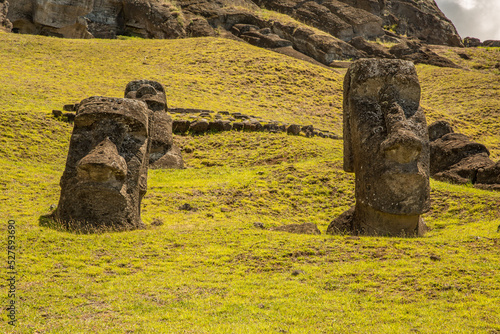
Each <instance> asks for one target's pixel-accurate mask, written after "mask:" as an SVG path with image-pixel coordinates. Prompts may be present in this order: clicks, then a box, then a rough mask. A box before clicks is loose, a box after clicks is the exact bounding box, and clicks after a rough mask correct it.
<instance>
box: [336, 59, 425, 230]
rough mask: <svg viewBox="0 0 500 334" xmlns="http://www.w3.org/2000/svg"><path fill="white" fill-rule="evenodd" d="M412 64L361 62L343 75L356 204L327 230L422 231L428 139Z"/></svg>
mask: <svg viewBox="0 0 500 334" xmlns="http://www.w3.org/2000/svg"><path fill="white" fill-rule="evenodd" d="M419 102H420V84H419V81H418V77H417V73H416V70H415V67H414V65H413V63H411V62H408V61H403V60H387V59H362V60H359V61H356V62H355V63H353V64H352V65H351V66H350V68H349V70H348V71H347V74H346V76H345V79H344V170H345V171H346V172H350V173H353V172H354V173H355V197H356V204H355V206H354V207H353V208H351V209H350V210H348V211H346V212H344V213H343V214H342V215H341V216H339V217H338V218H337V219H335V220H334V221H333V222H332V223H331V224H330V226H329V227H328V230H327V233H342V232H348V233H355V234H364V235H381V236H383V235H390V236H421V235H423V234H424V233H425V231H426V230H427V227H426V226H425V223H424V222H423V220H422V218H421V217H420V215H421V214H422V213H424V212H426V211H428V210H429V207H430V187H429V136H428V132H427V124H426V121H425V115H424V112H423V111H422V109H421V108H420V106H419Z"/></svg>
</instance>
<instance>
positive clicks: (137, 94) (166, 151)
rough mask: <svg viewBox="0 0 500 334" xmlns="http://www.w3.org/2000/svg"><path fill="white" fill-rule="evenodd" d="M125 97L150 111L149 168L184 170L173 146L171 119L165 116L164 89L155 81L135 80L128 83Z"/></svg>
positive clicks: (175, 147) (165, 100)
mask: <svg viewBox="0 0 500 334" xmlns="http://www.w3.org/2000/svg"><path fill="white" fill-rule="evenodd" d="M125 97H126V98H130V99H137V100H141V101H144V102H146V104H147V105H148V108H149V109H150V110H151V111H152V117H153V123H154V125H153V131H152V133H151V138H150V139H151V152H150V156H149V164H150V165H149V168H152V169H156V168H171V169H180V168H184V161H183V160H182V155H181V151H180V149H179V148H178V147H177V146H175V145H174V144H173V136H172V118H171V117H170V116H169V115H168V114H167V98H166V95H165V89H164V88H163V86H162V85H161V84H160V83H159V82H156V81H152V80H136V81H131V82H129V83H128V85H127V87H126V88H125Z"/></svg>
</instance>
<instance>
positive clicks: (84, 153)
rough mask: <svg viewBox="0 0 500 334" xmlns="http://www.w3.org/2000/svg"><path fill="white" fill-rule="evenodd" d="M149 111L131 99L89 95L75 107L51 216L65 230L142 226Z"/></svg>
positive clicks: (148, 144) (126, 228)
mask: <svg viewBox="0 0 500 334" xmlns="http://www.w3.org/2000/svg"><path fill="white" fill-rule="evenodd" d="M149 117H150V111H149V110H148V107H147V105H146V104H145V103H144V102H141V101H138V100H132V99H119V98H107V97H99V96H97V97H90V98H88V99H85V100H83V101H82V102H81V103H80V106H79V108H78V111H77V114H76V117H75V121H74V128H73V133H72V135H71V140H70V146H69V152H68V157H67V161H66V169H65V171H64V173H63V176H62V178H61V182H60V185H61V197H60V200H59V205H58V207H57V210H56V212H55V218H56V220H58V221H59V222H62V223H63V224H64V225H65V226H66V227H67V228H70V229H76V230H83V231H89V232H91V231H93V230H97V231H99V230H131V229H136V228H140V227H142V226H143V223H142V221H141V200H142V198H143V196H144V194H145V193H146V189H147V172H148V159H149V146H150V142H149V134H150V120H149Z"/></svg>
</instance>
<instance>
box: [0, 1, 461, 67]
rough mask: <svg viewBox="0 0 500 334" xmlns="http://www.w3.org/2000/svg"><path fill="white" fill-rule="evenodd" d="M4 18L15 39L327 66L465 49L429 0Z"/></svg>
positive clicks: (223, 4) (104, 5)
mask: <svg viewBox="0 0 500 334" xmlns="http://www.w3.org/2000/svg"><path fill="white" fill-rule="evenodd" d="M5 4H7V6H6V7H5V6H4V7H5V9H6V8H9V6H8V2H5ZM259 6H260V7H259ZM261 7H262V8H261ZM4 11H5V10H4ZM7 18H8V19H10V21H12V24H11V22H9V21H8V20H7V21H6V23H5V24H9V25H11V26H12V31H13V32H16V33H27V34H40V35H45V36H57V37H66V38H93V37H97V38H116V36H118V35H126V36H139V37H142V38H155V39H165V38H166V39H175V38H186V37H214V36H221V37H226V38H231V39H236V40H244V41H246V42H248V43H250V44H252V45H257V46H259V47H263V48H267V49H273V50H278V49H280V50H281V49H283V48H285V49H288V51H289V54H293V53H295V54H296V53H298V52H300V53H302V54H304V55H307V56H309V57H312V58H313V59H315V60H316V61H318V62H321V63H323V64H325V65H330V64H332V62H333V61H335V60H345V59H358V58H362V57H374V56H376V57H383V58H394V57H398V58H404V59H410V60H413V61H415V60H417V59H418V62H419V63H427V64H433V65H436V64H440V65H438V66H448V67H455V65H454V64H453V63H450V62H449V61H446V60H443V59H436V58H437V56H436V55H434V54H431V53H429V51H428V50H427V49H426V48H423V47H421V45H420V44H418V45H413V46H412V47H408V45H407V44H406V41H408V40H416V41H419V42H421V43H422V44H423V45H424V46H425V45H429V44H437V45H447V46H455V47H459V46H463V44H462V41H461V38H460V36H459V35H458V33H457V31H456V29H455V27H454V26H453V23H452V22H451V21H450V20H448V19H447V18H446V16H445V15H444V14H443V13H442V12H441V11H440V9H439V8H438V7H437V5H436V4H435V2H434V1H432V0H420V1H415V0H404V1H392V0H384V1H375V0H359V1H352V0H342V1H337V0H316V1H294V0H287V1H281V0H238V1H227V0H196V1H193V0H119V1H117V0H103V1H91V0H85V1H73V0H65V1H61V0H49V1H43V2H36V1H33V0H17V1H16V2H12V3H11V6H10V10H9V11H8V13H7ZM0 20H1V19H0ZM5 24H4V25H5ZM7 30H10V28H8V29H7ZM375 40H383V41H386V42H391V43H395V44H398V43H401V45H400V46H399V48H398V49H397V50H389V49H388V48H385V47H384V46H380V45H377V46H374V45H373V44H371V43H369V42H367V41H375ZM410 55H413V56H410ZM299 58H300V55H299Z"/></svg>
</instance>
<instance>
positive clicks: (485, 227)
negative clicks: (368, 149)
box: [0, 34, 500, 333]
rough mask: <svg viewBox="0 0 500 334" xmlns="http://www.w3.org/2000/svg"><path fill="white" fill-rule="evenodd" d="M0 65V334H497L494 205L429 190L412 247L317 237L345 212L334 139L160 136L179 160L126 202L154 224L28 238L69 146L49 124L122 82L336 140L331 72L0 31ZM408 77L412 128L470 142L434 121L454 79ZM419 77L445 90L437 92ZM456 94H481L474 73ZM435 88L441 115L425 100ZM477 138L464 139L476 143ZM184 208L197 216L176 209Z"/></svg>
mask: <svg viewBox="0 0 500 334" xmlns="http://www.w3.org/2000/svg"><path fill="white" fill-rule="evenodd" d="M0 54H1V56H2V59H3V61H4V65H5V66H2V67H1V68H0V75H1V76H2V78H8V79H4V87H3V88H2V89H1V90H0V95H1V98H0V111H1V116H2V118H1V124H0V130H1V132H0V139H1V140H2V146H1V150H0V189H1V195H0V203H1V210H0V220H1V221H2V223H1V224H0V234H3V236H4V237H2V239H1V240H2V242H1V243H0V244H1V245H3V246H2V247H1V248H2V249H4V250H5V249H6V246H5V243H6V237H7V221H8V220H9V219H14V220H16V222H17V223H16V225H17V234H16V236H17V241H18V245H19V249H18V251H17V256H18V258H17V270H18V276H17V278H18V281H17V296H18V299H17V306H18V310H17V316H18V319H19V324H18V326H17V327H16V328H11V327H10V326H9V325H8V324H7V322H6V317H5V312H4V313H3V314H2V319H1V321H0V332H2V333H3V332H5V333H8V332H13V333H37V332H38V333H124V332H129V333H287V332H288V333H408V332H421V333H438V332H457V333H471V332H478V333H495V332H498V331H500V319H499V317H498V314H500V306H499V305H500V303H499V302H500V279H499V270H500V255H499V247H500V234H498V233H497V232H496V230H497V226H498V225H499V224H500V218H499V216H498V207H499V204H500V193H497V192H488V191H483V190H477V189H474V188H471V187H466V186H455V185H450V184H447V183H441V182H437V181H432V182H431V186H432V193H431V196H432V203H433V204H432V209H431V211H430V212H428V213H427V214H425V216H424V218H425V220H426V222H427V224H428V225H429V226H430V227H431V228H432V231H431V232H429V233H428V234H427V235H426V236H425V237H423V238H415V239H403V238H384V237H361V238H353V237H348V236H329V235H328V236H327V235H324V232H325V230H326V228H327V226H328V223H329V222H330V221H331V219H333V218H334V217H336V216H338V215H339V214H340V213H342V212H343V211H344V210H346V209H347V208H349V207H350V206H351V205H352V204H353V203H354V194H353V187H354V179H353V175H352V174H347V173H345V172H343V171H342V141H339V140H331V139H322V138H305V137H293V136H287V135H285V134H265V133H241V132H227V133H222V134H209V135H205V136H194V137H191V136H188V137H179V136H177V137H175V141H176V142H177V144H178V145H180V146H181V147H184V148H189V151H190V152H191V153H189V154H188V153H185V154H184V157H185V160H186V164H187V166H188V167H189V168H188V169H185V170H150V171H149V179H148V189H149V190H148V193H147V194H146V197H145V199H144V203H143V220H144V221H145V223H146V224H148V225H149V224H150V223H151V222H152V221H153V220H160V221H162V222H163V223H164V224H163V225H161V226H151V225H149V227H148V229H145V230H141V231H133V232H126V233H104V234H97V235H78V234H71V233H66V232H60V231H56V230H52V229H50V228H47V227H41V226H39V220H40V219H41V217H42V216H44V215H46V214H49V213H50V212H51V209H50V207H51V205H52V204H57V201H58V196H59V185H58V182H59V178H60V176H61V174H62V171H63V170H64V163H65V157H66V153H67V147H68V141H69V136H70V132H71V126H70V125H68V124H67V123H63V122H60V121H57V120H55V119H53V118H52V116H51V115H50V111H51V110H52V109H60V108H61V106H62V105H63V104H65V103H69V102H78V101H79V100H81V99H83V98H85V97H87V96H90V95H109V96H121V95H122V92H123V89H124V87H125V85H126V83H127V82H128V81H130V80H134V79H140V78H150V79H153V80H158V81H160V82H162V83H163V84H164V85H165V86H166V88H167V94H168V98H169V105H170V106H172V107H193V108H202V109H213V110H228V111H232V112H243V113H247V114H255V115H256V116H261V117H263V118H267V119H275V120H281V121H286V122H294V123H300V124H315V125H317V126H318V127H322V128H324V129H325V130H331V131H333V132H334V133H337V134H340V133H341V131H342V130H341V102H342V97H341V85H342V77H341V76H340V75H339V74H337V73H335V72H333V71H329V70H328V69H325V68H322V67H316V66H314V65H311V64H309V63H304V62H301V61H298V60H294V59H291V58H287V57H285V56H282V55H278V54H275V53H271V52H267V51H263V50H260V49H257V48H253V47H251V46H247V45H245V44H240V43H236V42H233V41H226V40H220V39H190V40H189V39H188V40H174V41H150V40H140V39H134V40H120V41H102V40H94V41H81V40H60V39H54V38H45V37H36V36H20V35H7V34H0ZM146 54H147V55H148V58H147V59H144V55H146ZM143 62H145V63H147V64H148V65H145V64H143ZM418 70H419V74H420V80H421V82H422V86H423V102H422V104H423V106H424V108H425V109H426V110H427V111H428V118H429V119H430V120H432V119H437V118H438V117H440V116H444V117H446V118H451V119H452V120H453V121H454V122H456V123H455V125H457V126H461V127H459V128H458V129H457V130H462V129H464V130H463V131H469V132H468V133H469V134H471V135H474V136H476V135H478V134H477V133H476V132H474V131H473V130H474V129H477V127H478V125H477V124H476V122H478V121H479V120H481V121H482V120H483V118H484V119H485V120H486V119H488V116H485V117H481V116H477V119H473V120H468V119H465V118H463V117H462V116H461V115H462V114H461V113H460V112H462V111H463V109H457V110H458V112H457V113H452V112H451V107H452V106H453V103H452V101H453V99H457V98H458V97H459V94H458V93H457V94H454V93H453V90H452V89H451V88H450V87H451V86H452V84H453V82H452V81H453V80H458V79H457V76H459V74H460V73H462V72H460V71H459V70H458V72H454V71H455V70H453V71H451V72H450V71H449V70H442V69H437V68H434V67H427V66H419V67H418ZM464 73H465V72H464ZM436 74H439V76H441V77H448V78H449V80H448V82H446V85H447V86H446V87H444V88H440V87H443V86H442V85H441V84H439V83H438V82H437V81H436V80H437V79H435V78H434V77H435V76H437V75H436ZM472 75H474V76H472ZM470 80H476V81H477V82H479V84H481V85H484V86H485V87H490V88H487V89H489V90H493V89H494V87H495V84H494V83H492V82H491V80H490V77H489V76H488V75H487V74H483V73H480V72H477V71H476V72H473V74H471V77H470ZM219 86H220V88H215V87H219ZM438 89H442V91H441V92H442V94H448V93H450V94H451V97H450V100H449V101H448V100H446V99H445V97H442V98H441V97H439V96H437V97H436V98H430V97H429V96H431V94H435V93H433V92H435V91H436V90H438ZM470 89H471V91H472V92H473V91H474V88H473V87H472V88H470ZM249 92H253V93H249ZM249 94H250V95H249ZM251 94H253V95H251ZM464 94H467V91H465V93H464ZM474 94H475V93H474ZM252 96H253V97H252ZM478 96H479V97H480V101H478V102H477V104H472V103H471V104H469V107H470V108H471V109H472V110H475V111H480V110H482V108H483V106H484V105H493V103H494V101H490V100H493V98H492V97H491V98H490V97H489V96H488V95H485V94H482V95H478ZM445 107H448V108H445ZM453 110H455V109H453ZM490 120H491V123H494V122H495V120H494V119H493V118H490ZM492 126H493V125H492ZM489 129H494V127H491V128H490V127H486V128H485V129H481V130H482V131H484V133H486V134H487V135H489V136H491V137H493V135H494V133H493V130H489ZM488 131H490V132H488ZM493 152H498V149H497V150H496V151H495V150H493ZM495 154H496V153H495ZM184 203H189V204H191V205H192V206H193V207H195V208H196V209H197V211H181V210H179V206H181V205H182V204H184ZM256 222H261V223H262V224H263V225H264V226H265V227H266V228H268V227H271V226H278V225H282V224H291V223H303V222H313V223H316V224H317V225H318V227H319V229H320V230H321V231H322V232H323V235H321V236H309V235H294V234H287V233H281V232H271V231H268V230H262V229H258V228H256V227H254V223H256ZM6 255H7V254H6V250H5V251H4V256H3V257H2V259H3V261H4V263H5V261H6ZM4 268H5V264H4ZM6 276H7V274H6V271H5V270H4V271H2V278H6ZM5 282H6V281H4V282H3V283H2V289H1V290H0V305H2V308H5V306H6V305H7V302H8V298H7V285H6V283H5Z"/></svg>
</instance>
